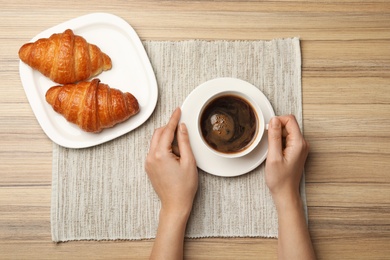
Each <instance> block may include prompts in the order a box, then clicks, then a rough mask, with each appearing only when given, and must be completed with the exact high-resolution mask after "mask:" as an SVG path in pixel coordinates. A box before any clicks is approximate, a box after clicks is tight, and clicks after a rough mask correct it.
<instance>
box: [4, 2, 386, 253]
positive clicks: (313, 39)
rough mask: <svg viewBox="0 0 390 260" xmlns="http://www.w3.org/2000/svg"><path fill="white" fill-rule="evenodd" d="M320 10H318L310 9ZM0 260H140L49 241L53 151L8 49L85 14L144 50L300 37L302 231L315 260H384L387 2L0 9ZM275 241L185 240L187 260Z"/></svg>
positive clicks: (141, 244)
mask: <svg viewBox="0 0 390 260" xmlns="http://www.w3.org/2000/svg"><path fill="white" fill-rule="evenodd" d="M320 2H321V3H320ZM0 6H1V8H0V19H1V21H0V44H1V48H0V67H1V69H0V78H1V83H0V85H1V92H0V259H53V258H56V259H76V258H81V259H85V258H93V259H96V258H99V257H102V258H107V259H120V258H128V259H145V258H147V257H148V255H149V252H150V250H151V246H152V243H153V241H116V242H88V241H83V242H68V243H60V244H55V243H53V242H52V241H51V235H50V195H51V163H52V142H51V141H50V140H49V139H48V138H47V137H46V135H45V134H44V132H43V131H42V129H41V128H40V126H39V125H38V122H37V120H36V119H35V117H34V115H33V113H32V110H31V108H30V105H29V103H28V101H27V98H26V95H25V92H24V90H23V88H22V85H21V81H20V78H19V71H18V62H19V60H18V54H17V53H18V50H19V48H20V46H21V45H22V44H23V43H25V42H26V41H29V40H30V39H31V38H32V37H34V36H35V35H36V34H38V33H39V32H41V31H43V30H45V29H47V28H49V27H52V26H54V25H56V24H58V23H61V22H64V21H67V20H69V19H71V18H75V17H78V16H80V15H84V14H88V13H92V12H109V13H112V14H115V15H118V16H120V17H122V18H124V19H125V20H126V21H128V22H129V23H130V24H131V25H132V26H133V28H134V29H135V30H136V31H137V33H138V34H139V36H140V38H141V39H142V40H183V39H207V40H215V39H231V40H233V39H242V40H263V39H273V38H285V37H294V36H299V37H300V38H301V47H302V59H303V61H302V87H303V114H304V130H305V136H306V138H307V139H308V141H309V142H310V144H311V153H310V155H309V158H308V161H307V164H306V174H307V175H306V188H307V203H308V212H309V228H310V233H311V235H312V239H313V243H314V247H315V251H316V253H317V255H318V259H389V257H390V1H386V0H382V1H360V0H349V1H343V0H326V1H298V0H297V1H294V0H284V1H278V0H276V1H270V2H269V1H264V2H263V1H255V0H252V1H239V0H236V1H227V0H225V1H212V0H201V1H179V0H177V1H158V0H139V1H100V0H99V1H98V0H94V1H92V0H85V1H78V0H77V1H74V0H68V1H54V0H36V1H25V0H13V1H5V0H1V1H0ZM276 248H277V240H275V239H261V238H236V239H222V238H214V239H211V238H208V239H196V240H188V241H186V245H185V255H186V259H275V258H276V257H277V256H276Z"/></svg>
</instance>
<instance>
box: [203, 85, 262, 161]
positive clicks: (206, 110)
mask: <svg viewBox="0 0 390 260" xmlns="http://www.w3.org/2000/svg"><path fill="white" fill-rule="evenodd" d="M213 113H214V114H213ZM197 120H198V121H197V122H198V134H199V135H200V137H201V140H202V141H203V142H204V144H205V146H206V147H207V148H208V149H209V150H210V151H211V152H213V153H214V154H216V155H218V156H221V157H225V158H238V157H242V156H245V155H247V154H248V153H250V152H251V151H252V150H253V149H254V148H256V146H257V145H258V144H259V143H260V141H261V139H262V137H263V134H264V131H265V127H266V125H265V121H264V116H263V112H262V111H261V108H260V106H259V105H258V104H257V103H256V102H255V101H254V99H253V98H252V97H250V96H248V95H246V94H244V93H242V92H240V91H239V90H234V91H232V90H229V91H221V92H219V93H217V94H215V95H213V96H212V97H210V98H209V99H207V100H206V101H205V103H204V104H203V106H202V108H201V110H200V113H199V114H198V118H197Z"/></svg>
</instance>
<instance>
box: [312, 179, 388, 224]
mask: <svg viewBox="0 0 390 260" xmlns="http://www.w3.org/2000/svg"><path fill="white" fill-rule="evenodd" d="M306 191H307V192H308V194H310V196H308V197H307V204H308V205H309V206H310V207H346V208H361V207H363V208H366V207H377V208H381V207H383V208H386V209H387V210H388V208H389V206H390V184H389V183H331V182H329V183H326V184H322V183H307V185H306ZM344 224H345V225H348V223H344Z"/></svg>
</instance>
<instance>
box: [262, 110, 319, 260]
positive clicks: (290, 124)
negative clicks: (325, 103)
mask: <svg viewBox="0 0 390 260" xmlns="http://www.w3.org/2000/svg"><path fill="white" fill-rule="evenodd" d="M308 153H309V144H308V143H307V142H306V140H305V139H304V138H303V136H302V134H301V131H300V129H299V126H298V123H297V121H296V119H295V117H294V116H291V115H290V116H279V117H274V118H273V119H272V120H271V121H270V123H269V127H268V157H267V161H266V166H265V180H266V183H267V186H268V187H269V189H270V191H271V194H272V198H273V199H274V202H275V205H276V209H277V211H278V224H279V236H278V258H279V259H289V260H291V259H299V260H306V259H307V260H312V259H315V254H314V250H313V246H312V243H311V240H310V234H309V230H308V228H307V225H306V218H305V214H304V211H303V205H302V200H301V197H300V194H299V184H300V181H301V178H302V172H303V167H304V165H305V161H306V157H307V155H308Z"/></svg>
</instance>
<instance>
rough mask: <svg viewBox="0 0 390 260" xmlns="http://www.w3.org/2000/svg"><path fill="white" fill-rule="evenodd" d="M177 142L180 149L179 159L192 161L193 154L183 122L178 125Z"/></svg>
mask: <svg viewBox="0 0 390 260" xmlns="http://www.w3.org/2000/svg"><path fill="white" fill-rule="evenodd" d="M177 143H178V146H179V151H180V161H182V162H192V161H194V154H193V153H192V149H191V144H190V139H189V137H188V130H187V127H186V125H185V124H184V123H181V124H180V125H179V131H177Z"/></svg>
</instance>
